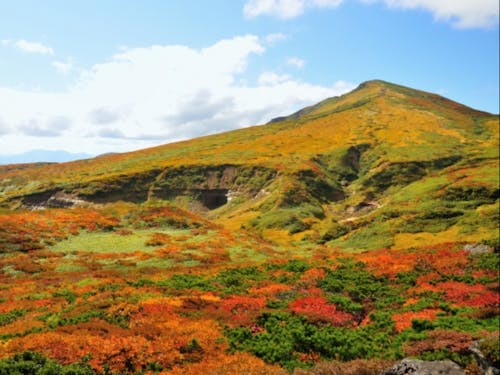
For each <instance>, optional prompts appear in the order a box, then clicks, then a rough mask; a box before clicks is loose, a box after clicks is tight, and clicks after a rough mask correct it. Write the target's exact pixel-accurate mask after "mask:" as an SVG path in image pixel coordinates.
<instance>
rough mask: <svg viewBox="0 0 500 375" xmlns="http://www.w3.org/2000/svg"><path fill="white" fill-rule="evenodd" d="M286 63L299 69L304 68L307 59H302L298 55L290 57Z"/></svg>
mask: <svg viewBox="0 0 500 375" xmlns="http://www.w3.org/2000/svg"><path fill="white" fill-rule="evenodd" d="M286 63H287V64H288V65H291V66H294V67H295V68H297V69H302V68H303V67H304V64H305V61H304V60H302V59H299V58H298V57H289V58H288V59H287V60H286Z"/></svg>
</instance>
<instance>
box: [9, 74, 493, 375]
mask: <svg viewBox="0 0 500 375" xmlns="http://www.w3.org/2000/svg"><path fill="white" fill-rule="evenodd" d="M498 143H499V116H498V115H492V114H489V113H485V112H480V111H476V110H474V109H471V108H468V107H466V106H464V105H461V104H459V103H456V102H453V101H450V100H448V99H446V98H443V97H441V96H438V95H435V94H430V93H426V92H422V91H418V90H414V89H410V88H406V87H402V86H398V85H395V84H391V83H387V82H383V81H370V82H366V83H364V84H362V85H360V86H359V87H358V88H357V89H355V90H354V91H352V92H351V93H348V94H346V95H343V96H341V97H335V98H329V99H326V100H324V101H322V102H320V103H318V104H316V105H314V106H311V107H308V108H304V109H303V110H300V111H299V112H297V113H295V114H292V115H290V116H287V117H282V118H278V119H274V120H272V121H270V122H269V123H268V124H265V125H260V126H253V127H249V128H245V129H241V130H235V131H231V132H227V133H222V134H217V135H212V136H206V137H202V138H197V139H192V140H189V141H184V142H178V143H173V144H167V145H164V146H158V147H155V148H150V149H145V150H139V151H136V152H131V153H124V154H110V155H104V156H101V157H97V158H95V159H87V160H81V161H76V162H70V163H61V164H56V163H54V164H48V163H39V164H17V165H7V166H1V167H0V207H1V208H0V374H10V373H22V374H25V373H26V374H34V375H38V374H42V373H43V374H66V375H70V374H73V375H74V374H79V375H96V374H99V375H118V374H126V375H128V374H134V375H137V374H144V375H146V374H188V375H189V374H193V375H195V374H196V375H197V374H212V375H215V374H246V375H260V374H280V375H283V374H287V373H293V374H295V375H305V374H309V375H317V374H324V373H328V374H358V373H362V374H367V375H372V374H373V375H375V374H377V375H378V374H380V373H381V371H382V370H384V369H387V368H388V367H390V366H391V365H393V364H394V362H395V361H397V360H399V359H402V358H404V357H409V356H411V357H417V358H420V359H426V360H442V359H451V360H453V361H455V362H456V363H458V364H459V365H460V366H461V367H462V368H464V369H467V371H468V373H470V374H481V373H482V370H481V366H482V364H481V363H480V362H478V361H477V360H476V359H475V358H476V357H474V354H473V352H472V350H471V348H472V347H477V348H478V350H479V351H480V352H481V353H482V355H483V356H484V358H486V360H487V361H488V363H490V364H493V365H495V366H497V367H498V365H499V361H500V360H499V358H500V356H499V354H498V333H499V332H498V326H499V289H498V282H499V278H498V269H499V256H498V255H499V253H498V251H499V242H498V241H499V240H498V233H499V226H498V225H499V155H498V148H499V144H498ZM24 369H28V370H24ZM15 371H18V372H15ZM23 371H25V372H23ZM29 371H31V372H29ZM37 371H38V372H37Z"/></svg>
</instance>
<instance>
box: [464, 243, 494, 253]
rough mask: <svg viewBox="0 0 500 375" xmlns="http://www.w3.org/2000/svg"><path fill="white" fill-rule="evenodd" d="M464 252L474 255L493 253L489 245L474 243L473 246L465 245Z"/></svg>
mask: <svg viewBox="0 0 500 375" xmlns="http://www.w3.org/2000/svg"><path fill="white" fill-rule="evenodd" d="M464 250H465V251H468V252H469V253H471V254H472V255H476V254H485V253H491V252H493V249H492V248H491V247H489V246H488V245H485V244H481V243H473V244H468V245H465V246H464Z"/></svg>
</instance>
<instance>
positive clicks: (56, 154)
mask: <svg viewBox="0 0 500 375" xmlns="http://www.w3.org/2000/svg"><path fill="white" fill-rule="evenodd" d="M91 157H92V155H90V154H85V153H76V154H74V153H71V152H66V151H53V150H31V151H27V152H23V153H21V154H15V155H0V164H15V163H16V164H20V163H34V162H43V163H63V162H66V161H73V160H78V159H88V158H91Z"/></svg>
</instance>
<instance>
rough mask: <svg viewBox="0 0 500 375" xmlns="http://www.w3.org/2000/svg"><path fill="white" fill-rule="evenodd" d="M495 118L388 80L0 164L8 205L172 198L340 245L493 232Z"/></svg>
mask: <svg viewBox="0 0 500 375" xmlns="http://www.w3.org/2000/svg"><path fill="white" fill-rule="evenodd" d="M498 121H499V118H498V116H497V115H491V114H488V113H485V112H480V111H476V110H474V109H471V108H468V107H466V106H463V105H461V104H459V103H456V102H453V101H450V100H448V99H446V98H443V97H440V96H438V95H435V94H430V93H426V92H423V91H418V90H413V89H410V88H406V87H403V86H399V85H394V84H391V83H387V82H383V81H370V82H366V83H363V84H361V85H360V86H359V87H358V88H357V89H356V90H354V91H353V92H351V93H348V94H346V95H343V96H341V97H336V98H330V99H326V100H324V101H323V102H321V103H318V104H317V105H314V106H312V107H308V108H305V109H303V110H301V111H299V112H297V113H295V114H293V115H291V116H288V117H283V118H279V119H276V120H273V121H272V122H271V123H269V124H267V125H263V126H255V127H250V128H246V129H241V130H235V131H231V132H227V133H223V134H218V135H213V136H207V137H202V138H197V139H194V140H190V141H185V142H178V143H174V144H168V145H165V146H159V147H155V148H151V149H146V150H140V151H136V152H132V153H125V154H114V155H108V156H102V157H99V158H95V159H89V160H83V161H77V162H71V163H63V164H51V165H12V166H3V167H0V194H1V195H0V203H1V204H2V205H3V206H5V207H11V208H15V207H18V208H23V207H33V206H47V205H48V206H50V205H52V206H64V207H66V206H71V205H73V204H75V203H77V204H78V202H81V201H86V202H91V203H107V202H114V201H119V200H124V201H130V202H134V203H141V202H146V201H150V202H152V201H156V200H170V201H172V202H174V203H175V204H177V205H180V206H182V207H183V208H187V209H189V210H193V211H199V212H202V213H205V214H206V215H207V216H209V217H210V218H212V219H215V220H217V221H219V222H220V223H222V224H224V225H226V226H228V227H229V228H231V229H238V228H240V227H244V228H246V229H250V230H255V231H257V232H259V233H260V234H262V235H263V236H264V237H268V238H272V239H275V240H286V241H289V240H292V239H293V240H300V239H302V240H304V241H306V242H310V241H313V242H320V243H325V242H329V243H330V244H331V245H335V246H339V247H343V248H346V249H352V250H359V249H367V248H375V247H384V246H389V247H390V246H392V247H411V246H414V245H420V244H422V243H435V242H445V240H451V241H467V240H474V241H476V240H480V239H488V238H492V237H494V236H495V229H496V227H497V224H496V223H497V222H498V221H497V220H498V214H497V212H498V185H499V181H498V138H499V129H498V124H499V122H498Z"/></svg>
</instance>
